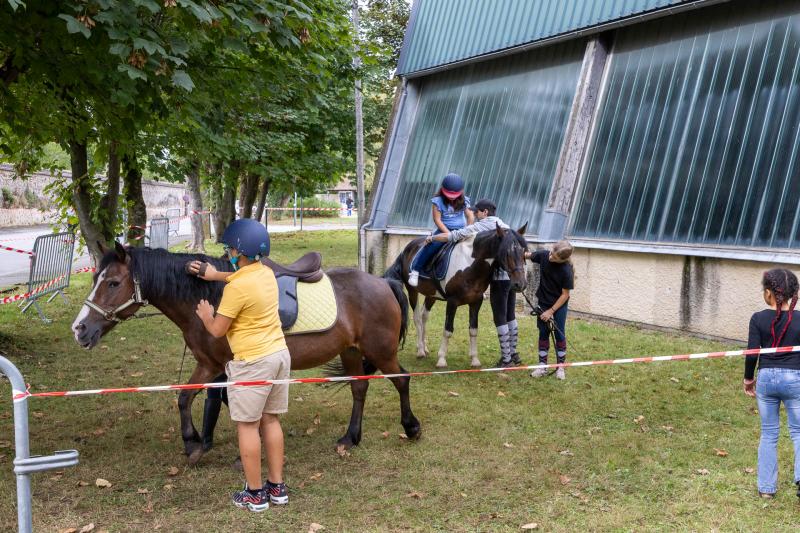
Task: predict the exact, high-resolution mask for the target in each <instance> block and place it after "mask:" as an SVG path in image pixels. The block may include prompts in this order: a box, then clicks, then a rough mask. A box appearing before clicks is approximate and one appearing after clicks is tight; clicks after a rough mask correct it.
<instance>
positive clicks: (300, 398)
mask: <svg viewBox="0 0 800 533" xmlns="http://www.w3.org/2000/svg"><path fill="white" fill-rule="evenodd" d="M294 401H296V402H303V401H305V400H303V397H302V396H298V397H297V398H295V399H294Z"/></svg>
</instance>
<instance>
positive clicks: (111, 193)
mask: <svg viewBox="0 0 800 533" xmlns="http://www.w3.org/2000/svg"><path fill="white" fill-rule="evenodd" d="M118 148H119V143H118V142H117V141H111V143H110V144H109V147H108V171H107V173H106V193H105V194H104V195H103V198H102V199H101V200H100V208H101V216H102V217H103V219H104V221H105V222H106V224H104V227H103V236H104V237H105V242H107V243H110V242H112V241H114V240H115V239H116V236H117V232H116V226H117V217H118V214H117V206H118V205H119V170H120V161H119V153H118Z"/></svg>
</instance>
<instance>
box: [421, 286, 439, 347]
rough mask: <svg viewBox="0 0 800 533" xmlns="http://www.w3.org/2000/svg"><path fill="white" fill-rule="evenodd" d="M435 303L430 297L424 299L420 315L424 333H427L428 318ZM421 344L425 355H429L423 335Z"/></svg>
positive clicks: (426, 339)
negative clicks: (423, 306)
mask: <svg viewBox="0 0 800 533" xmlns="http://www.w3.org/2000/svg"><path fill="white" fill-rule="evenodd" d="M435 303H436V298H431V297H430V296H426V297H425V309H424V312H423V314H422V321H423V327H424V328H425V332H426V333H427V332H428V318H430V316H431V309H433V305H434V304H435ZM422 342H423V344H424V346H425V354H429V353H430V350H428V337H427V335H425V337H423V339H422Z"/></svg>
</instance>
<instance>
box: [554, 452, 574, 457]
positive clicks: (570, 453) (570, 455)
mask: <svg viewBox="0 0 800 533" xmlns="http://www.w3.org/2000/svg"><path fill="white" fill-rule="evenodd" d="M558 454H559V455H563V456H565V457H574V456H575V454H574V453H572V452H571V451H569V450H561V451H560V452H558Z"/></svg>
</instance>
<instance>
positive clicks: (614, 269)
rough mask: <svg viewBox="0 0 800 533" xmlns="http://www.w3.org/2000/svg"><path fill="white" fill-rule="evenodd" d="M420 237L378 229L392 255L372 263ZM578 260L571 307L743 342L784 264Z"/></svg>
mask: <svg viewBox="0 0 800 533" xmlns="http://www.w3.org/2000/svg"><path fill="white" fill-rule="evenodd" d="M414 237H415V235H401V234H395V233H391V234H385V236H384V238H383V245H382V246H380V245H379V243H378V242H376V239H378V237H377V235H373V236H371V238H370V243H369V247H370V249H372V250H378V249H381V248H383V249H385V260H384V262H383V264H382V267H381V264H380V263H378V262H375V263H373V264H374V268H372V269H370V270H371V271H372V272H373V273H376V274H381V273H382V272H383V270H385V268H386V267H388V266H389V265H391V263H392V262H393V261H394V259H395V258H396V257H397V255H398V254H399V253H400V252H401V251H402V250H403V248H404V247H405V245H406V244H408V242H409V241H410V240H411V239H413V238H414ZM531 248H535V245H531ZM376 258H377V254H376ZM572 262H573V265H574V268H575V277H576V279H575V290H574V291H573V293H572V297H571V299H570V309H572V310H574V311H579V312H581V313H586V314H590V315H595V316H598V317H602V318H611V319H618V320H623V321H628V322H632V323H636V324H643V325H646V326H655V327H659V328H667V329H671V330H676V331H684V332H687V333H693V334H700V335H711V336H715V337H723V338H727V339H733V340H739V341H744V340H746V339H747V327H748V323H749V320H750V315H752V314H753V312H755V311H759V310H761V309H764V308H765V305H764V300H763V299H762V297H761V276H762V274H763V272H764V271H765V270H768V269H770V268H774V267H776V266H781V265H775V264H772V263H762V262H757V261H736V260H730V259H714V258H705V257H690V256H680V255H664V254H654V253H636V252H619V251H608V250H598V249H588V248H578V249H576V250H575V253H574V255H573V258H572ZM784 266H786V268H790V269H791V268H793V267H794V268H796V265H784ZM527 268H528V269H529V270H530V271H531V272H530V275H529V280H530V282H531V287H530V289H531V291H533V290H535V287H536V284H537V283H538V276H537V273H536V272H535V271H534V269H535V266H532V265H531V264H530V263H529V264H528V267H527Z"/></svg>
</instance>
